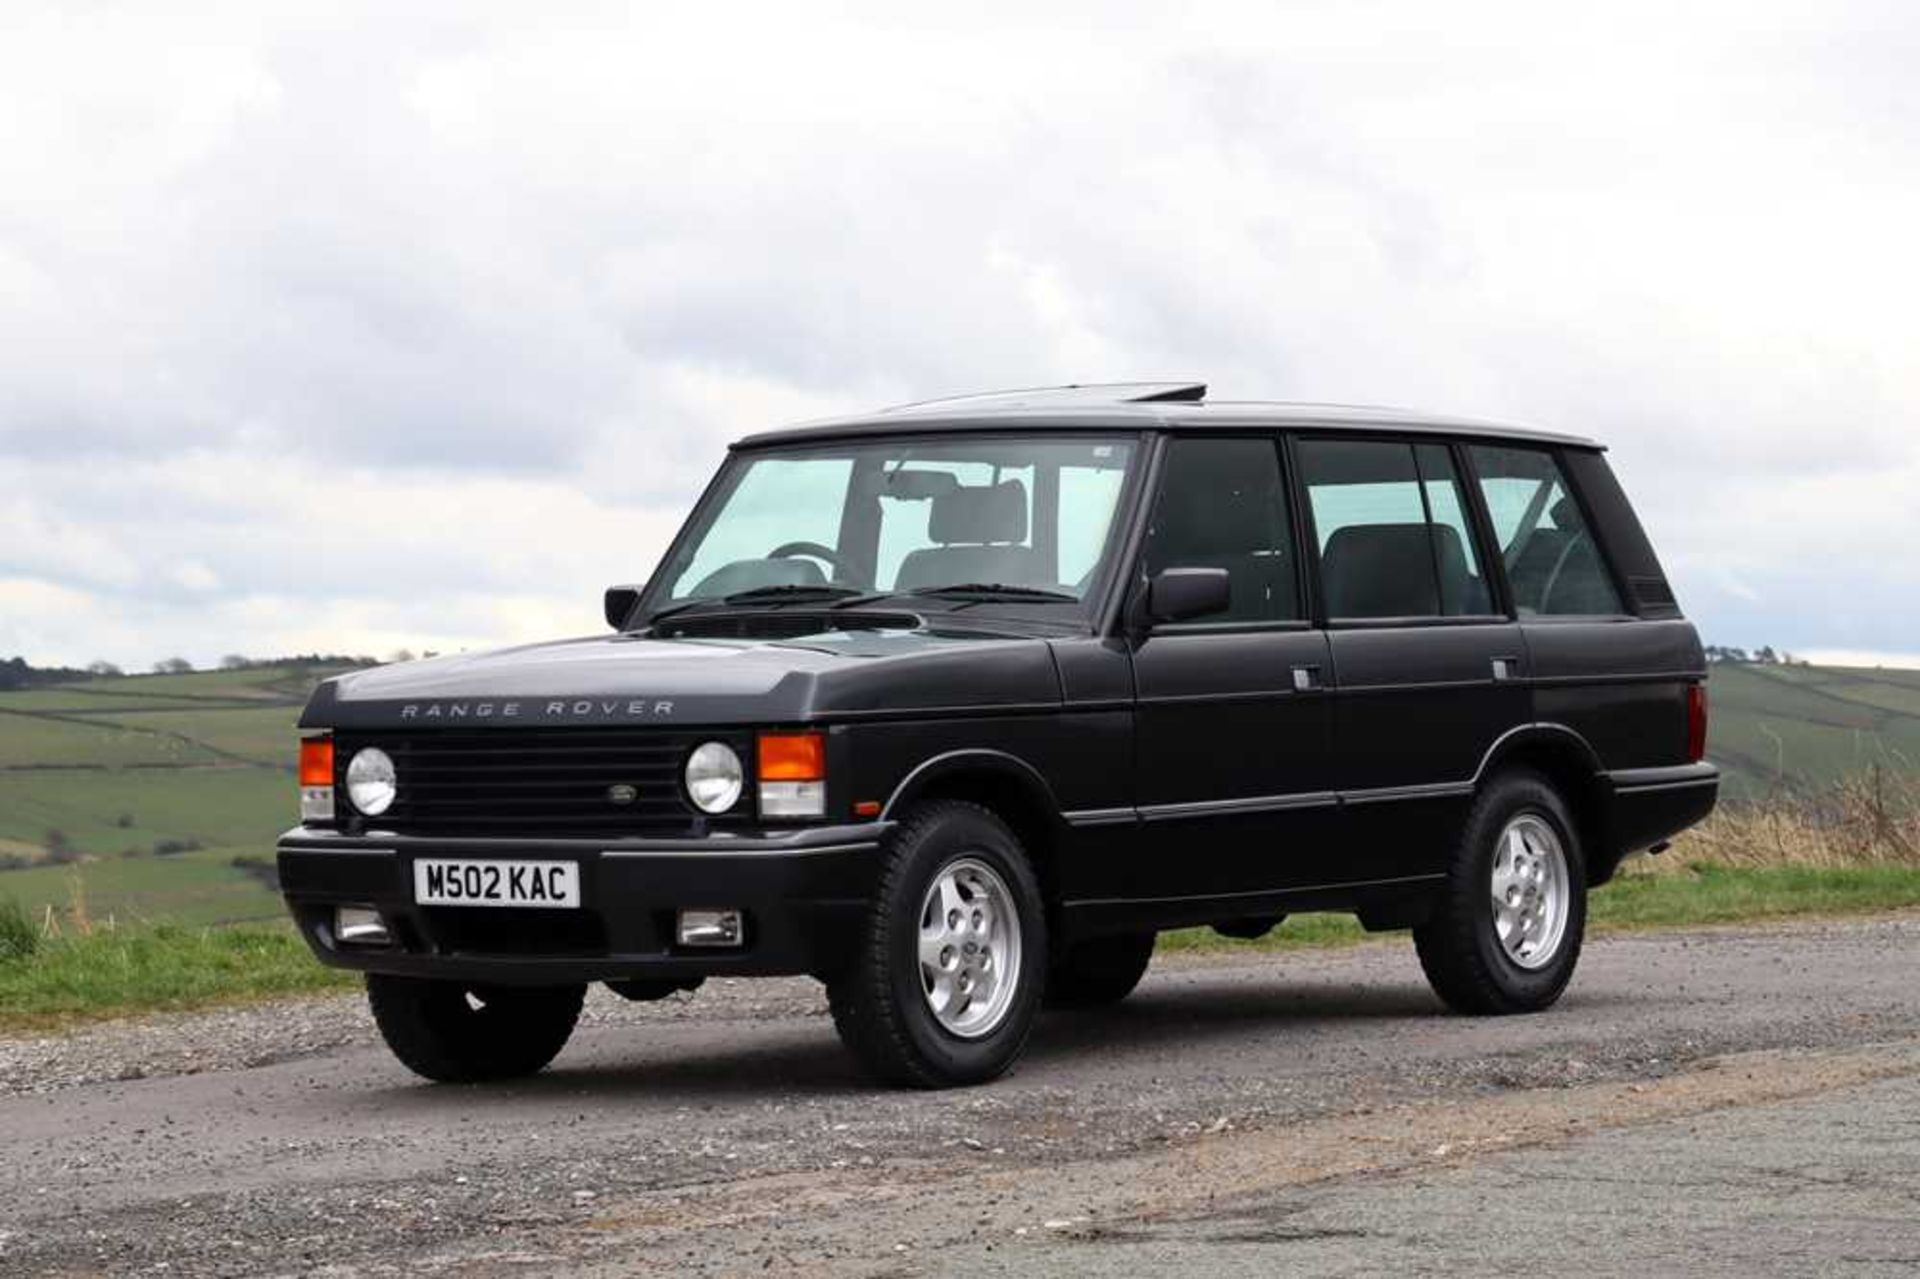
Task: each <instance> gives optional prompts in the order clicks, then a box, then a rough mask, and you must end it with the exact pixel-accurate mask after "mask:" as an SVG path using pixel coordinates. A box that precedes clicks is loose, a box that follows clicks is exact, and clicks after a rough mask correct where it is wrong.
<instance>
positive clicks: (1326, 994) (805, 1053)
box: [361, 979, 1613, 1111]
mask: <svg viewBox="0 0 1920 1279" xmlns="http://www.w3.org/2000/svg"><path fill="white" fill-rule="evenodd" d="M1575 998H1576V996H1574V995H1571V994H1570V995H1569V1002H1572V1001H1573V1000H1574V999H1575ZM1579 1002H1580V1003H1581V1004H1583V1005H1589V1006H1591V1005H1594V1004H1605V1003H1610V1002H1613V1000H1612V999H1610V998H1609V997H1608V996H1606V995H1604V994H1601V995H1597V996H1588V997H1586V998H1583V999H1580V1001H1579ZM1549 1015H1551V1014H1549ZM808 1020H809V1023H810V1025H809V1026H808V1027H807V1028H805V1029H796V1028H794V1027H793V1026H792V1025H790V1024H789V1025H783V1026H766V1027H762V1028H749V1027H745V1026H741V1025H740V1024H739V1023H733V1024H732V1033H733V1034H734V1035H735V1036H736V1038H735V1039H734V1041H733V1043H732V1045H731V1046H729V1047H726V1048H720V1049H716V1048H715V1047H713V1046H712V1042H711V1039H710V1037H708V1036H707V1035H705V1034H703V1033H702V1032H703V1030H704V1029H706V1028H703V1027H702V1026H701V1024H700V1023H698V1022H696V1021H691V1020H689V1021H686V1022H682V1023H679V1025H681V1026H684V1027H685V1029H686V1034H685V1037H684V1038H682V1037H681V1036H679V1035H677V1034H676V1033H675V1030H676V1027H675V1026H674V1025H673V1024H649V1025H632V1026H630V1027H622V1026H618V1025H609V1026H605V1027H600V1028H596V1033H594V1034H592V1036H591V1040H590V1042H588V1043H584V1044H583V1043H576V1044H575V1045H574V1046H573V1047H571V1048H570V1049H569V1050H568V1051H567V1052H563V1053H562V1054H561V1056H560V1058H559V1060H558V1061H556V1062H555V1063H554V1064H553V1066H551V1067H549V1068H548V1069H547V1070H546V1071H544V1072H542V1073H541V1074H539V1075H537V1076H534V1077H533V1078H531V1079H524V1080H516V1081H513V1082H511V1083H502V1084H488V1085H430V1084H426V1083H424V1082H418V1081H407V1082H398V1081H396V1083H395V1085H394V1086H392V1087H383V1088H377V1089H374V1090H370V1091H368V1092H366V1093H363V1094H361V1096H362V1099H363V1100H365V1101H367V1102H368V1103H370V1104H372V1105H375V1106H382V1107H384V1106H390V1105H393V1104H395V1103H396V1102H397V1103H401V1104H404V1105H406V1106H407V1107H408V1108H413V1107H421V1108H424V1109H427V1110H437V1109H439V1108H441V1107H445V1108H447V1109H449V1110H461V1111H465V1110H466V1109H467V1108H469V1107H471V1105H472V1104H473V1098H474V1096H475V1093H476V1090H477V1089H484V1091H485V1092H486V1093H487V1094H489V1095H493V1096H498V1097H500V1098H502V1099H515V1100H518V1101H521V1102H536V1103H539V1102H553V1103H555V1104H558V1105H562V1106H567V1107H572V1106H577V1104H578V1103H580V1102H581V1101H582V1100H585V1099H600V1100H610V1101H611V1100H618V1101H621V1102H624V1103H629V1104H631V1103H638V1104H642V1105H648V1106H683V1105H687V1104H698V1103H701V1102H713V1101H721V1100H727V1099H733V1098H739V1099H757V1098H765V1097H769V1096H781V1097H785V1098H793V1097H796V1096H797V1097H813V1098H827V1097H834V1096H858V1095H862V1094H871V1093H872V1092H873V1091H874V1090H875V1085H874V1084H873V1083H872V1081H871V1080H869V1079H868V1078H867V1077H866V1076H865V1075H864V1074H862V1073H861V1072H860V1070H859V1068H858V1067H857V1066H856V1065H855V1064H854V1062H853V1059H852V1058H851V1057H850V1056H848V1054H847V1053H846V1051H845V1050H844V1049H843V1048H842V1047H841V1046H840V1043H839V1040H838V1039H837V1038H835V1036H834V1034H833V1030H832V1027H831V1024H830V1023H829V1022H828V1021H827V1020H826V1019H825V1018H817V1019H815V1018H809V1019H808ZM1361 1022H1372V1023H1378V1024H1379V1025H1381V1026H1390V1025H1391V1024H1393V1023H1396V1022H1400V1023H1406V1024H1407V1025H1408V1026H1409V1027H1410V1028H1412V1027H1416V1026H1425V1027H1429V1028H1431V1027H1433V1026H1435V1025H1436V1024H1454V1025H1470V1024H1475V1023H1478V1024H1486V1021H1485V1019H1468V1018H1459V1017H1455V1016H1453V1015H1452V1014H1450V1013H1448V1012H1447V1011H1446V1010H1445V1009H1444V1008H1443V1007H1442V1005H1441V1004H1440V1002H1439V1001H1438V1000H1437V999H1436V998H1435V997H1434V996H1433V995H1432V994H1431V993H1430V992H1429V991H1428V990H1427V988H1426V987H1425V986H1424V985H1419V984H1413V983H1408V984H1404V985H1393V986H1383V985H1373V984H1367V985H1359V986H1333V985H1315V986H1297V985H1289V984H1288V983H1287V982H1285V981H1284V980H1282V979H1276V980H1274V981H1272V982H1245V981H1238V982H1234V983H1233V984H1232V985H1231V986H1212V985H1200V984H1194V983H1187V982H1182V983H1180V984H1179V985H1169V986H1165V987H1159V988H1156V987H1155V986H1154V985H1151V984H1150V985H1148V986H1147V987H1144V988H1143V989H1141V990H1140V991H1138V992H1136V993H1135V994H1134V995H1133V996H1132V997H1131V998H1130V999H1128V1000H1126V1001H1125V1002H1124V1003H1121V1004H1118V1005H1116V1006H1114V1007H1111V1008H1100V1009H1090V1010H1085V1011H1048V1012H1045V1013H1043V1014H1042V1015H1041V1017H1040V1018H1039V1020H1038V1021H1037V1022H1036V1023H1035V1026H1034V1030H1033V1037H1032V1039H1031V1040H1030V1041H1029V1042H1028V1046H1027V1051H1026V1055H1025V1059H1024V1060H1025V1063H1026V1064H1027V1065H1029V1066H1040V1067H1046V1068H1049V1069H1050V1068H1052V1067H1054V1066H1056V1065H1065V1064H1068V1063H1071V1062H1074V1061H1076V1060H1079V1061H1084V1060H1086V1059H1088V1058H1089V1057H1090V1056H1091V1055H1092V1054H1098V1055H1099V1056H1100V1058H1101V1059H1102V1060H1103V1061H1104V1062H1106V1063H1108V1064H1113V1063H1119V1062H1123V1060H1124V1058H1126V1057H1128V1056H1131V1055H1136V1054H1138V1055H1141V1056H1145V1057H1157V1056H1162V1055H1164V1054H1165V1053H1166V1052H1168V1051H1169V1050H1175V1051H1181V1050H1191V1049H1193V1048H1195V1047H1197V1046H1200V1045H1203V1044H1206V1043H1208V1042H1211V1041H1216V1040H1222V1041H1224V1040H1231V1039H1236V1038H1238V1039H1241V1040H1246V1041H1248V1042H1251V1041H1252V1040H1253V1039H1255V1038H1257V1037H1259V1036H1260V1035H1261V1034H1262V1033H1263V1032H1271V1033H1279V1034H1284V1035H1293V1036H1299V1035H1305V1034H1310V1033H1311V1032H1313V1031H1315V1030H1317V1029H1322V1028H1327V1029H1331V1028H1335V1027H1339V1026H1351V1025H1353V1024H1355V1023H1361ZM676 1040H678V1042H676ZM697 1040H698V1041H704V1042H695V1041H697ZM1017 1073H1018V1072H1017V1071H1016V1074H1017Z"/></svg>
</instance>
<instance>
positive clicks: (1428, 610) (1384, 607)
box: [1320, 524, 1460, 617]
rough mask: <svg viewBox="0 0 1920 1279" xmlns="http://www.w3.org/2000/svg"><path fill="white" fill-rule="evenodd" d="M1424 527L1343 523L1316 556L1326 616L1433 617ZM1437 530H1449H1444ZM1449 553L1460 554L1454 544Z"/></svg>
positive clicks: (1430, 563)
mask: <svg viewBox="0 0 1920 1279" xmlns="http://www.w3.org/2000/svg"><path fill="white" fill-rule="evenodd" d="M1429 527H1430V526H1428V525H1426V524H1349V525H1347V526H1346V527H1345V528H1343V529H1339V530H1336V531H1335V533H1334V535H1333V536H1332V537H1330V538H1328V539H1327V549H1326V551H1325V552H1324V553H1323V554H1322V555H1321V557H1320V562H1321V576H1322V577H1323V578H1325V580H1326V588H1327V613H1328V614H1329V615H1330V616H1333V617H1428V616H1432V615H1433V614H1435V613H1437V612H1438V611H1439V600H1438V598H1437V597H1436V587H1435V582H1434V573H1433V554H1434V543H1433V541H1432V540H1431V537H1432V535H1431V534H1430V533H1429V532H1428V529H1429ZM1441 530H1442V531H1443V532H1445V533H1451V532H1452V531H1453V530H1452V529H1449V528H1446V527H1445V526H1444V525H1443V526H1441ZM1442 541H1443V542H1444V541H1445V539H1444V538H1443V539H1442ZM1452 549H1453V552H1454V554H1456V555H1458V554H1460V545H1459V541H1458V539H1455V540H1454V542H1453V545H1452ZM1445 553H1446V552H1445V550H1444V549H1443V550H1442V554H1443V555H1444V554H1445Z"/></svg>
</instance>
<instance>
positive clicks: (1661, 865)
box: [1627, 767, 1920, 874]
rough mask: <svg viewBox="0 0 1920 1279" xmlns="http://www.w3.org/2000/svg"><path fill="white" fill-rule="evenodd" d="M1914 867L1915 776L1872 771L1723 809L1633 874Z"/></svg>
mask: <svg viewBox="0 0 1920 1279" xmlns="http://www.w3.org/2000/svg"><path fill="white" fill-rule="evenodd" d="M1699 865H1708V866H1820V867H1837V866H1920V776H1916V775H1914V774H1910V773H1898V772H1893V771H1891V770H1887V769H1882V768H1877V767H1876V768H1874V769H1871V770H1869V771H1867V772H1865V773H1862V774H1859V775H1858V776H1855V777H1851V778H1848V779H1847V780H1845V781H1843V782H1840V783H1839V784H1837V785H1835V786H1831V787H1828V788H1826V789H1823V790H1818V791H1800V790H1784V789H1783V790H1780V791H1776V792H1775V793H1773V794H1771V795H1769V796H1767V797H1766V798H1765V799H1763V800H1760V801H1758V802H1754V803H1743V804H1727V805H1723V806H1722V807H1720V808H1718V809H1716V810H1715V811H1714V813H1713V816H1711V817H1709V818H1708V819H1707V820H1706V821H1704V822H1702V823H1701V824H1700V825H1699V826H1697V827H1695V828H1694V829H1692V830H1690V831H1688V832H1687V833H1686V834H1685V835H1682V836H1681V837H1680V838H1678V839H1676V840H1675V841H1674V844H1673V851H1672V852H1671V853H1669V854H1668V855H1667V856H1665V857H1652V858H1635V859H1633V860H1632V861H1630V862H1629V863H1628V866H1627V869H1629V870H1630V871H1631V872H1632V873H1636V874H1663V873H1665V874H1671V873H1674V872H1676V871H1684V870H1686V869H1687V868H1688V867H1689V866H1699Z"/></svg>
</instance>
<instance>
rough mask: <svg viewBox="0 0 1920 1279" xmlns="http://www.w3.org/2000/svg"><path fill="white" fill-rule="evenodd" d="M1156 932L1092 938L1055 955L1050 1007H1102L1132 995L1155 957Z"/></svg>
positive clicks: (1049, 983)
mask: <svg viewBox="0 0 1920 1279" xmlns="http://www.w3.org/2000/svg"><path fill="white" fill-rule="evenodd" d="M1154 937H1155V934H1153V933H1115V934H1114V935H1113V936H1111V937H1089V938H1088V939H1087V940H1085V941H1083V942H1076V943H1074V944H1073V945H1072V946H1069V947H1066V948H1064V949H1063V950H1061V951H1060V952H1059V953H1058V954H1056V955H1055V956H1054V960H1053V966H1052V968H1051V969H1049V970H1048V972H1047V1006H1048V1007H1049V1008H1099V1007H1102V1006H1103V1005H1106V1004H1117V1003H1119V1002H1120V1001H1121V1000H1123V999H1125V998H1126V997H1127V996H1128V995H1131V994H1132V993H1133V988H1134V987H1135V986H1138V985H1139V984H1140V979H1141V978H1142V977H1144V976H1145V975H1146V972H1147V962H1148V961H1149V960H1151V959H1152V958H1153V942H1154Z"/></svg>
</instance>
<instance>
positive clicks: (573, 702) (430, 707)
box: [400, 697, 673, 719]
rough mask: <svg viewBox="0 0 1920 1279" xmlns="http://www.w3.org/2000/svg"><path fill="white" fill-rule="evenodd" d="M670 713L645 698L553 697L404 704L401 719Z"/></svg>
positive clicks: (617, 716) (666, 706)
mask: <svg viewBox="0 0 1920 1279" xmlns="http://www.w3.org/2000/svg"><path fill="white" fill-rule="evenodd" d="M671 714H673V703H672V702H657V701H651V700H648V699H647V698H642V697H633V698H626V697H622V698H604V697H579V698H554V699H553V700H551V701H538V702H528V701H519V702H408V703H407V704H406V705H405V706H402V707H401V708H400V718H401V719H588V718H591V717H593V716H599V717H601V718H603V719H641V718H648V719H651V718H654V717H656V716H661V715H671Z"/></svg>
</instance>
